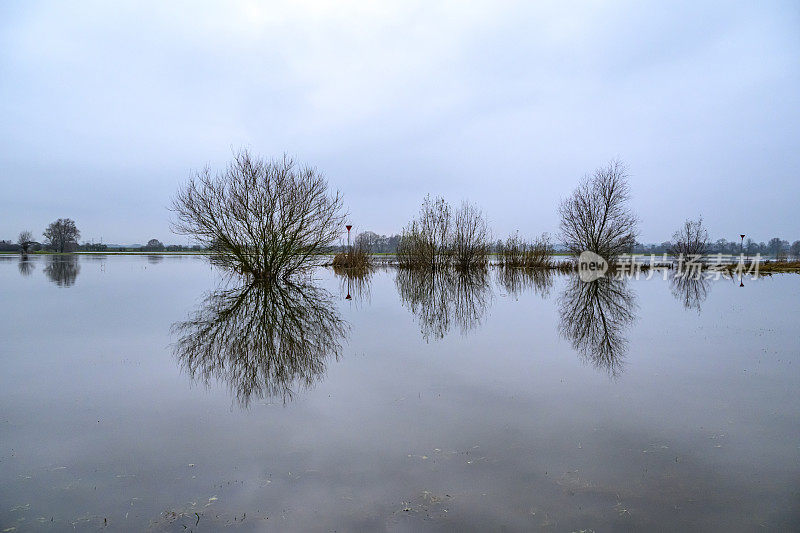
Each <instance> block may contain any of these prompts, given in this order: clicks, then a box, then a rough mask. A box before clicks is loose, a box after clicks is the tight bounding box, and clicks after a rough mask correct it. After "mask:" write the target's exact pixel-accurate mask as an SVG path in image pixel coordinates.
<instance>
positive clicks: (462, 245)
mask: <svg viewBox="0 0 800 533" xmlns="http://www.w3.org/2000/svg"><path fill="white" fill-rule="evenodd" d="M490 240H491V239H490V234H489V225H488V223H487V222H486V218H485V217H484V216H483V213H482V212H481V210H480V209H478V207H477V206H474V205H472V204H469V203H467V202H462V203H461V207H459V208H458V209H457V210H456V214H455V217H454V220H453V237H452V241H453V242H452V253H453V264H454V265H455V267H456V268H458V269H461V270H467V269H470V268H486V265H487V264H488V263H489V241H490Z"/></svg>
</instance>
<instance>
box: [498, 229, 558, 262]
mask: <svg viewBox="0 0 800 533" xmlns="http://www.w3.org/2000/svg"><path fill="white" fill-rule="evenodd" d="M552 255H553V245H552V244H551V243H550V237H549V236H548V235H547V233H543V234H542V235H541V236H540V237H537V238H535V239H534V240H533V241H531V242H528V241H525V240H523V239H520V237H519V234H517V233H515V234H514V235H511V236H510V237H509V238H508V239H506V241H505V242H501V243H500V246H498V250H497V261H498V264H499V265H500V266H502V267H507V268H551V267H552V266H553V258H552Z"/></svg>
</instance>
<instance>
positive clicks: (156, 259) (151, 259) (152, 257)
mask: <svg viewBox="0 0 800 533" xmlns="http://www.w3.org/2000/svg"><path fill="white" fill-rule="evenodd" d="M163 260H164V256H163V255H158V254H148V255H147V262H148V263H150V264H151V265H155V264H157V263H160V262H161V261H163Z"/></svg>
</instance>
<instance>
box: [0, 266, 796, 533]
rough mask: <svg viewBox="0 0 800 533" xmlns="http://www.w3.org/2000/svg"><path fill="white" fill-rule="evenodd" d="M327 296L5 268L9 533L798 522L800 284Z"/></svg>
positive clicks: (152, 270) (640, 283) (446, 283)
mask: <svg viewBox="0 0 800 533" xmlns="http://www.w3.org/2000/svg"><path fill="white" fill-rule="evenodd" d="M315 278H316V281H315V282H314V283H312V284H306V283H303V284H299V285H298V286H293V287H288V288H283V287H282V288H275V289H272V290H264V289H242V288H239V287H236V286H235V284H234V283H231V282H226V281H225V280H222V279H221V277H220V275H219V273H218V272H216V271H215V270H213V269H212V268H211V267H210V266H209V264H208V263H207V262H206V261H205V260H204V259H203V258H199V257H191V256H187V257H160V256H154V257H137V256H117V257H104V256H80V257H67V258H59V257H52V256H51V257H44V256H36V257H32V258H30V259H29V260H27V261H22V260H20V258H19V257H17V256H0V294H2V305H1V306H0V336H1V338H2V344H0V346H1V348H0V531H9V530H13V528H16V530H18V531H25V530H64V529H72V528H73V527H74V528H76V529H78V530H87V529H88V530H96V529H99V528H103V527H108V528H110V529H115V530H142V529H147V528H151V529H153V530H168V531H171V530H174V531H184V530H185V527H186V528H188V529H193V530H195V531H214V530H217V529H220V528H221V527H224V526H230V527H234V528H238V529H241V530H255V531H263V530H266V531H269V530H276V531H278V530H280V531H284V530H296V531H331V530H338V531H354V530H368V531H373V530H392V531H417V530H471V529H474V530H537V529H544V530H552V531H574V530H581V529H583V530H595V531H608V530H612V529H613V530H634V529H639V530H641V529H661V530H717V531H752V530H760V529H762V528H763V529H767V530H784V531H785V530H797V529H798V528H800V396H799V395H798V390H800V329H799V328H798V316H800V298H799V296H800V276H795V275H776V276H773V277H771V278H764V279H760V280H745V281H744V287H740V286H739V282H738V281H736V282H734V281H731V280H721V281H716V282H708V283H703V284H690V283H681V282H679V281H675V280H673V281H665V280H664V279H661V276H660V275H656V276H654V277H653V279H650V280H632V281H628V282H610V281H606V282H603V283H597V282H595V283H594V284H589V285H587V284H583V283H582V282H579V281H576V280H574V279H572V278H570V277H566V276H559V277H537V278H533V277H524V276H512V277H508V276H501V275H499V274H498V272H496V271H490V273H489V275H488V276H470V277H463V276H461V277H459V276H436V277H431V276H427V277H426V276H412V275H409V274H407V273H402V272H400V273H398V272H397V271H396V270H386V271H380V272H377V273H376V274H374V275H373V276H372V277H371V278H369V279H366V280H365V279H350V280H348V279H346V278H344V277H340V276H337V275H335V274H334V273H333V272H332V271H330V270H319V271H318V272H316V274H315ZM348 293H349V295H350V298H349V299H348V298H347V295H348ZM7 528H12V529H7Z"/></svg>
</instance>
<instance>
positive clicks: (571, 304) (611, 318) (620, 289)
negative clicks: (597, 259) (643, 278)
mask: <svg viewBox="0 0 800 533" xmlns="http://www.w3.org/2000/svg"><path fill="white" fill-rule="evenodd" d="M558 304H559V314H560V323H559V326H558V329H559V332H560V333H561V335H562V336H563V337H565V338H566V339H568V340H569V341H571V342H572V346H573V348H574V349H575V350H577V351H578V353H580V354H581V356H582V357H583V358H585V359H586V360H588V361H590V362H591V363H592V364H593V365H594V366H595V367H597V368H603V369H605V370H606V371H607V372H608V373H609V374H611V375H613V376H616V375H618V374H619V373H620V372H622V369H623V362H624V358H625V353H626V352H627V348H628V340H627V338H626V337H625V331H626V330H627V328H628V327H629V326H630V325H631V324H632V323H633V321H634V318H635V315H634V311H635V309H636V298H635V296H634V294H633V292H631V290H630V289H629V288H628V286H627V280H624V279H616V278H612V277H604V278H600V279H597V280H595V281H592V282H588V283H587V282H584V281H582V280H581V279H580V278H579V277H577V276H571V277H570V278H569V280H567V285H566V287H565V289H564V292H563V293H562V294H561V296H560V297H559V299H558Z"/></svg>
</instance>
